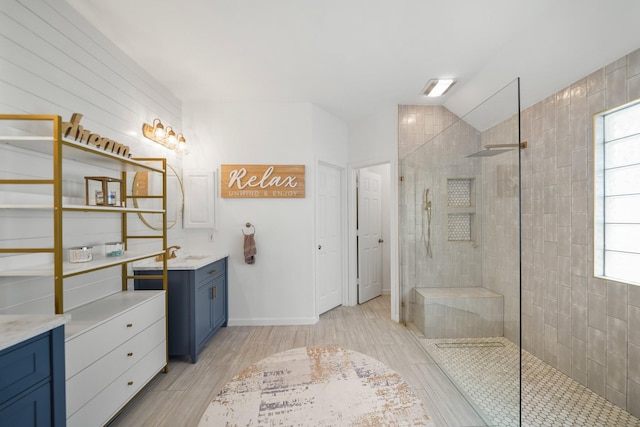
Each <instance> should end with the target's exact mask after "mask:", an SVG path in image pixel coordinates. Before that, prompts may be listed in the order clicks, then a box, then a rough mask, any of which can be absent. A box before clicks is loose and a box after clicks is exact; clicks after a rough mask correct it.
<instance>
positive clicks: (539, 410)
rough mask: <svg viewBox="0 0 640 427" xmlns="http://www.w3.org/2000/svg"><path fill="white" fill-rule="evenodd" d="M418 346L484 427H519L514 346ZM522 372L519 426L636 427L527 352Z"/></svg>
mask: <svg viewBox="0 0 640 427" xmlns="http://www.w3.org/2000/svg"><path fill="white" fill-rule="evenodd" d="M419 340H420V342H421V343H422V345H423V346H424V347H425V348H426V349H427V351H428V352H429V354H431V356H432V357H433V358H434V359H435V360H436V361H437V362H438V364H440V366H441V367H442V368H443V370H445V371H446V372H447V374H448V375H449V376H450V377H451V379H452V380H453V381H454V382H456V383H457V384H458V386H459V388H460V389H461V390H463V392H464V393H466V395H467V396H468V398H469V400H471V402H472V403H473V404H474V405H475V406H476V408H477V409H478V410H479V411H480V412H481V413H482V414H483V415H484V418H485V419H486V421H487V423H488V424H489V425H491V426H500V427H511V426H517V425H518V347H517V346H516V345H515V344H513V343H512V342H511V341H509V340H507V339H506V338H501V337H499V338H466V339H425V338H419ZM522 368H523V369H522V378H523V379H522V396H523V401H522V425H523V426H526V427H539V426H549V427H559V426H562V427H565V426H581V427H591V426H593V427H609V426H611V427H627V426H628V427H632V426H633V427H638V426H640V420H638V419H637V418H635V417H634V416H632V415H631V414H629V413H627V412H625V411H624V410H622V409H620V408H618V407H617V406H615V405H613V404H612V403H611V402H609V401H607V400H606V399H604V398H602V397H601V396H599V395H597V394H596V393H594V392H592V391H591V390H589V389H588V388H586V387H584V386H583V385H581V384H580V383H578V382H576V381H574V380H573V379H571V378H569V377H568V376H566V375H565V374H563V373H562V372H560V371H558V370H556V369H554V368H553V367H551V366H549V365H547V364H546V363H544V362H543V361H542V360H540V359H538V358H537V357H535V356H533V355H532V354H530V353H528V352H526V351H523V353H522Z"/></svg>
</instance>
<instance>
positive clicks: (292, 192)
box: [220, 165, 304, 199]
mask: <svg viewBox="0 0 640 427" xmlns="http://www.w3.org/2000/svg"><path fill="white" fill-rule="evenodd" d="M221 168H222V173H221V178H220V181H221V183H220V185H221V187H222V188H221V190H222V191H221V192H220V194H221V196H222V197H230V198H240V199H242V198H284V199H293V198H304V165H222V166H221Z"/></svg>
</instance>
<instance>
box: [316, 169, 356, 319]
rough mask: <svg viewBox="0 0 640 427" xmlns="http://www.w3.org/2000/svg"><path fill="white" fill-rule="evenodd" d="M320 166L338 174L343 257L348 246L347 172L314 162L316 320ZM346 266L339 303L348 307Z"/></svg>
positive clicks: (344, 264)
mask: <svg viewBox="0 0 640 427" xmlns="http://www.w3.org/2000/svg"><path fill="white" fill-rule="evenodd" d="M320 166H323V167H329V168H333V169H336V170H338V171H339V172H340V234H341V239H340V245H341V250H342V254H343V256H344V254H348V253H349V245H348V243H349V242H348V239H347V235H348V232H347V231H348V225H347V212H348V210H347V190H346V189H347V183H346V181H347V180H346V179H345V178H346V174H347V171H346V169H345V168H344V166H340V165H337V164H334V163H331V162H326V161H323V160H316V172H315V177H314V182H315V191H314V208H313V209H314V222H313V233H314V235H313V242H314V246H313V253H314V257H313V269H314V273H313V276H314V281H313V311H314V313H315V315H316V318H319V316H320V313H318V301H317V295H318V294H317V292H318V282H317V269H318V258H317V253H318V251H317V250H316V247H317V245H318V230H317V224H318V222H317V215H318V199H317V197H318V187H317V186H318V174H319V171H320ZM348 264H349V260H348V259H346V260H345V261H344V262H343V263H342V265H341V270H342V272H341V274H340V276H341V282H342V286H341V287H342V289H341V292H340V293H341V299H342V301H341V303H342V305H349V298H348V287H349V285H348V283H349V282H348V280H349V276H348V270H349V269H348Z"/></svg>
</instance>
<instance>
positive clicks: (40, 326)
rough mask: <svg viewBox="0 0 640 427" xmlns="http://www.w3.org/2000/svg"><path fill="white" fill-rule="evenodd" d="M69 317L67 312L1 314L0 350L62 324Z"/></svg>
mask: <svg viewBox="0 0 640 427" xmlns="http://www.w3.org/2000/svg"><path fill="white" fill-rule="evenodd" d="M70 318H71V316H69V315H68V314H59V315H54V314H1V315H0V350H4V349H5V348H9V347H11V346H12V345H15V344H18V343H21V342H22V341H25V340H28V339H29V338H33V337H35V336H36V335H40V334H41V333H43V332H47V331H49V330H51V329H54V328H57V327H58V326H61V325H64V324H65V323H67V322H68V321H69V320H70Z"/></svg>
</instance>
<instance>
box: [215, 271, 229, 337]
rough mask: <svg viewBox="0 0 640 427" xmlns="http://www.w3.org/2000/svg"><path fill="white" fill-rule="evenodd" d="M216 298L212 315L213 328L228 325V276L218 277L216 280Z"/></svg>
mask: <svg viewBox="0 0 640 427" xmlns="http://www.w3.org/2000/svg"><path fill="white" fill-rule="evenodd" d="M213 286H214V287H215V292H214V295H215V298H214V299H213V302H212V304H213V307H212V312H213V313H212V317H213V328H214V329H215V328H218V327H220V326H227V295H226V293H227V286H226V276H222V277H218V278H217V279H216V280H215V281H214V285H213Z"/></svg>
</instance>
